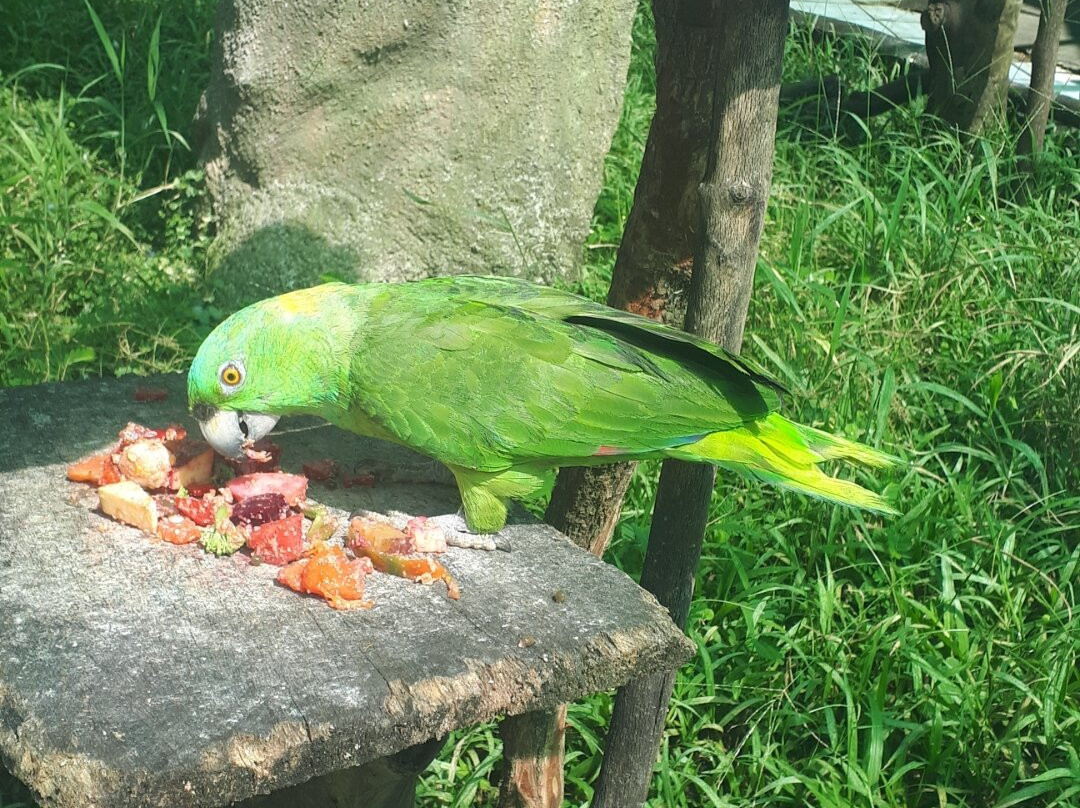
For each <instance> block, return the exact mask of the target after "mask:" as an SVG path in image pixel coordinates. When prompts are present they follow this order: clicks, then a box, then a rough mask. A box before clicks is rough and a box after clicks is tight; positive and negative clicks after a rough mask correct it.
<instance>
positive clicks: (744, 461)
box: [671, 413, 898, 514]
mask: <svg viewBox="0 0 1080 808" xmlns="http://www.w3.org/2000/svg"><path fill="white" fill-rule="evenodd" d="M671 454H672V455H673V456H676V457H682V458H683V459H686V460H696V461H699V462H700V461H701V460H706V461H709V462H712V463H716V464H717V465H721V466H725V467H729V468H732V469H736V470H738V471H743V472H747V473H749V474H752V475H753V476H755V477H757V478H759V479H761V480H763V481H764V482H768V483H772V484H774V485H779V486H783V487H784V488H789V489H791V490H793V491H798V492H800V493H803V494H809V495H810V496H813V497H820V498H821V499H826V500H829V501H830V502H838V503H840V504H842V505H850V506H853V507H856V508H865V509H867V510H871V511H878V512H879V513H889V514H896V513H897V511H896V509H895V508H893V507H892V506H891V505H890V504H889V503H888V502H887V501H886V500H885V499H884V498H883V497H882V496H880V495H879V494H876V493H874V492H873V491H869V490H867V489H865V488H863V487H862V486H861V485H859V484H858V483H854V482H851V481H850V480H842V479H839V478H837V477H830V476H829V475H828V474H826V473H825V472H823V471H822V470H821V469H820V468H818V464H819V463H822V462H824V461H826V460H837V459H842V460H852V461H855V462H858V463H864V464H866V465H869V466H874V467H879V468H880V467H884V466H889V465H892V464H894V463H896V462H898V461H897V460H896V459H895V458H893V457H891V456H890V455H887V454H885V453H884V452H879V451H877V450H876V449H871V448H870V447H869V446H863V445H862V444H859V443H855V442H854V441H850V440H846V439H845V438H838V437H835V436H833V435H829V434H828V433H826V432H822V431H820V430H818V429H813V428H812V427H806V426H802V425H801V424H796V423H793V422H792V421H789V420H787V419H786V418H784V417H783V416H780V415H777V414H775V413H774V414H772V415H770V416H768V417H767V418H763V419H762V420H760V421H756V422H753V423H749V424H746V425H744V426H742V427H740V428H738V429H731V430H725V431H722V432H713V433H711V434H709V435H706V436H705V437H704V438H702V439H701V440H699V441H696V442H695V443H691V444H688V445H685V446H682V447H680V448H679V449H678V450H676V451H673V452H671Z"/></svg>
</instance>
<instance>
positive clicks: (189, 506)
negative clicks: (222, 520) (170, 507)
mask: <svg viewBox="0 0 1080 808" xmlns="http://www.w3.org/2000/svg"><path fill="white" fill-rule="evenodd" d="M223 504H226V503H225V500H223V499H222V498H221V497H215V498H213V499H197V498H195V497H177V498H176V510H178V511H179V512H180V513H181V514H183V515H184V516H186V517H187V518H188V519H190V520H191V521H192V522H194V523H195V524H197V525H200V526H201V527H210V525H212V524H214V519H215V518H216V514H217V509H218V506H219V505H223Z"/></svg>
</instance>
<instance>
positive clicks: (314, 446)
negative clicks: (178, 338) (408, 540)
mask: <svg viewBox="0 0 1080 808" xmlns="http://www.w3.org/2000/svg"><path fill="white" fill-rule="evenodd" d="M148 385H149V386H160V387H164V388H165V389H166V390H167V391H168V398H167V399H166V400H165V401H163V402H160V403H137V402H135V401H134V392H135V390H136V388H137V387H142V386H148ZM129 420H134V421H138V422H141V423H144V424H146V425H148V426H164V425H166V424H168V423H170V422H177V421H178V422H180V423H183V424H185V425H186V426H188V427H189V428H193V427H194V424H193V423H192V422H191V420H190V418H188V416H187V413H186V405H185V395H184V383H183V378H182V377H181V376H164V377H157V378H152V379H145V378H142V379H137V378H130V377H129V378H124V379H119V380H94V381H84V382H74V383H64V384H55V385H43V386H38V387H25V388H14V389H6V390H0V762H2V763H3V765H4V767H6V768H7V769H9V770H10V771H11V772H12V773H13V774H14V775H15V776H16V777H18V778H19V779H21V780H22V781H23V782H25V783H26V784H27V785H28V786H29V787H30V789H31V790H32V791H33V792H34V794H35V795H36V797H37V798H38V799H39V800H40V801H41V803H42V804H43V805H47V806H62V807H70V808H91V807H92V806H100V807H101V808H113V807H117V808H118V807H119V806H143V805H146V806H217V805H226V804H229V803H232V802H236V801H241V800H247V799H250V798H253V797H257V795H267V794H270V795H271V796H270V797H269V798H261V799H256V800H255V801H253V802H251V804H252V805H254V804H268V801H269V804H279V805H304V804H348V802H349V801H353V802H355V803H356V804H365V805H405V804H409V803H410V802H411V800H412V794H413V787H414V783H415V774H416V772H417V771H418V770H419V769H422V768H423V766H425V765H426V764H427V762H428V760H430V758H431V756H432V755H434V754H435V753H436V752H437V750H438V748H439V743H438V741H437V740H434V741H433V740H432V739H441V738H443V737H444V736H445V734H446V733H447V732H449V731H450V730H452V729H454V728H457V727H462V726H466V725H469V724H472V723H475V722H478V721H482V720H486V719H490V718H492V717H493V716H497V715H501V714H516V713H521V712H524V711H526V710H534V709H544V708H548V707H551V706H553V705H555V704H557V703H559V702H562V701H572V700H575V699H579V698H581V697H583V696H585V695H587V694H589V693H592V692H594V691H598V690H603V689H608V688H613V687H616V686H619V685H621V684H622V683H624V682H626V681H627V680H629V679H630V678H632V677H634V676H637V675H639V674H642V673H645V672H648V671H657V670H666V669H671V668H673V667H675V666H677V665H678V664H679V663H681V662H682V661H684V660H685V659H686V658H687V657H688V656H689V654H690V651H691V647H690V646H689V644H688V641H687V640H686V639H685V638H684V637H683V635H682V634H681V633H680V632H679V631H678V630H677V629H676V628H675V626H674V625H673V624H672V623H671V621H670V620H669V619H668V616H667V613H666V612H665V611H664V610H663V609H661V608H660V607H659V606H658V605H657V604H656V602H655V601H654V600H653V599H652V597H651V596H649V595H648V594H647V593H645V592H643V591H642V590H641V589H639V588H638V587H637V586H636V585H635V584H634V583H633V581H631V580H630V579H629V578H628V577H627V576H625V575H624V574H623V573H621V572H619V571H618V570H616V569H614V568H612V567H610V566H608V565H606V564H603V563H602V562H600V561H598V560H597V559H595V558H593V557H592V556H590V555H589V554H588V553H586V552H584V551H582V550H580V549H578V548H577V547H576V546H574V545H573V544H572V543H571V542H570V541H569V540H567V539H566V538H565V537H563V536H562V535H560V534H558V533H556V532H555V531H554V530H552V529H551V528H549V527H546V526H544V525H542V524H538V523H536V522H535V521H532V520H530V519H529V518H528V517H526V516H525V515H524V514H523V513H520V512H519V513H518V515H517V517H516V520H515V522H514V523H512V524H511V525H510V526H508V528H507V534H508V535H509V537H510V539H511V541H512V543H513V549H512V551H511V552H492V553H486V552H483V551H475V550H457V549H454V550H451V551H450V552H449V553H448V554H446V555H445V556H444V559H445V563H446V565H447V566H448V567H449V568H450V570H451V571H452V572H453V573H454V575H455V576H456V577H457V578H458V580H459V581H460V584H461V589H462V595H461V599H460V600H459V601H451V600H449V599H448V598H447V597H446V593H445V588H444V587H442V586H441V585H440V584H435V585H434V586H421V585H418V584H413V583H410V582H407V581H403V580H401V579H397V578H392V577H389V576H386V575H374V576H372V577H371V578H369V589H368V594H369V595H370V597H371V598H372V599H373V600H374V601H375V607H374V608H373V609H371V610H370V611H362V610H361V611H353V612H346V613H341V612H335V611H334V610H332V609H330V608H328V607H327V606H326V605H325V604H324V603H323V602H322V601H319V600H316V599H314V598H310V597H302V596H300V595H297V594H295V593H293V592H290V591H288V590H286V589H283V588H282V587H280V586H278V585H277V584H275V583H274V580H273V577H274V573H275V571H276V568H274V567H271V566H268V565H261V566H252V565H249V564H248V563H247V561H246V558H237V557H233V558H229V559H218V558H214V557H211V556H207V555H204V554H203V552H202V551H201V550H200V549H199V548H198V546H197V545H196V546H190V545H189V546H186V547H176V546H172V545H169V544H165V543H163V542H161V541H158V540H156V539H154V538H152V537H149V536H146V535H144V534H142V533H141V532H139V531H137V530H135V529H133V528H128V527H125V526H123V525H120V524H117V523H115V522H113V521H111V520H110V519H108V518H106V517H105V516H103V515H102V514H101V513H99V512H98V511H96V510H95V504H96V495H95V494H94V493H93V489H91V488H90V487H88V486H85V485H80V484H76V483H70V482H68V481H67V480H66V479H65V476H64V469H65V466H66V464H68V463H70V462H71V461H73V460H76V459H78V458H79V457H82V456H84V455H86V454H88V453H90V452H93V451H95V450H100V449H101V448H103V447H106V446H108V445H109V444H110V443H111V442H112V441H113V440H114V438H115V436H116V433H117V431H118V430H119V429H120V428H121V427H123V426H124V424H125V423H126V422H128V421H129ZM282 427H283V428H288V427H289V424H288V421H287V420H286V421H284V422H283V424H282ZM276 440H278V442H279V443H280V444H281V445H282V446H283V448H284V457H283V466H284V468H285V469H286V470H292V471H299V469H300V465H301V463H303V462H305V461H307V460H311V459H317V458H321V457H332V458H335V459H337V460H339V461H340V462H341V463H343V464H344V465H345V467H346V468H347V469H349V470H372V471H374V472H375V473H376V476H377V479H378V483H377V484H376V485H375V486H374V487H371V488H348V489H330V488H325V487H319V486H318V485H317V484H313V487H312V489H311V492H310V495H311V498H313V499H316V500H318V501H320V502H323V503H325V504H326V505H328V506H330V507H331V508H332V509H336V510H338V511H340V512H342V513H341V515H344V513H347V512H349V511H351V510H354V509H356V508H368V509H371V510H377V511H385V510H388V509H397V510H403V511H407V512H413V513H426V514H433V513H443V512H447V511H452V510H455V509H456V508H457V507H458V499H457V494H456V491H455V490H454V489H453V488H452V487H450V486H448V485H445V484H443V483H444V482H445V479H446V478H445V477H442V476H441V473H440V471H439V469H438V467H437V465H435V464H432V463H431V461H429V460H426V459H425V458H422V457H420V456H418V455H414V454H412V453H409V452H405V451H402V450H400V449H397V448H395V447H391V446H388V445H386V444H381V443H378V442H374V441H365V440H362V439H360V438H357V437H356V436H353V435H349V434H346V433H343V432H341V431H339V430H337V429H335V428H333V427H326V428H320V429H313V430H308V431H301V432H294V433H292V434H286V435H283V436H281V437H280V438H277V439H276ZM440 481H441V482H440ZM361 764H364V765H362V766H361ZM357 767H359V768H357ZM297 784H304V785H297ZM290 787H292V788H290ZM335 800H336V801H337V802H334V801H335Z"/></svg>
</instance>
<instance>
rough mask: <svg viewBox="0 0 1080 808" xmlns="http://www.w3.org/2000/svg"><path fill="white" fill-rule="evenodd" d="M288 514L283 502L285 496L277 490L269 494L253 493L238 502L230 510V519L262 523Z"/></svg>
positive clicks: (246, 522) (237, 521) (250, 523)
mask: <svg viewBox="0 0 1080 808" xmlns="http://www.w3.org/2000/svg"><path fill="white" fill-rule="evenodd" d="M288 515H289V506H288V505H286V504H285V497H283V496H282V495H281V494H278V493H277V492H274V493H270V494H255V495H254V496H251V497H248V498H247V499H245V500H243V501H242V502H240V503H239V504H238V505H237V506H236V507H235V508H233V512H232V520H233V521H234V522H236V523H237V524H242V525H250V526H252V527H255V526H257V525H264V524H266V523H267V522H276V521H277V520H278V519H284V518H285V517H286V516H288Z"/></svg>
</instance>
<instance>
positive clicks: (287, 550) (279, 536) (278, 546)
mask: <svg viewBox="0 0 1080 808" xmlns="http://www.w3.org/2000/svg"><path fill="white" fill-rule="evenodd" d="M247 545H248V547H250V548H251V552H252V553H254V554H255V555H257V556H258V557H259V558H260V559H261V560H262V561H265V562H266V563H267V564H278V565H281V564H288V563H289V562H290V561H295V560H296V559H298V558H299V557H300V556H301V555H303V553H304V517H303V516H302V515H301V514H294V515H293V516H289V517H286V518H285V519H278V520H277V521H274V522H267V523H266V524H263V525H259V526H258V527H256V528H255V529H254V530H252V531H251V536H250V537H248V540H247Z"/></svg>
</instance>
